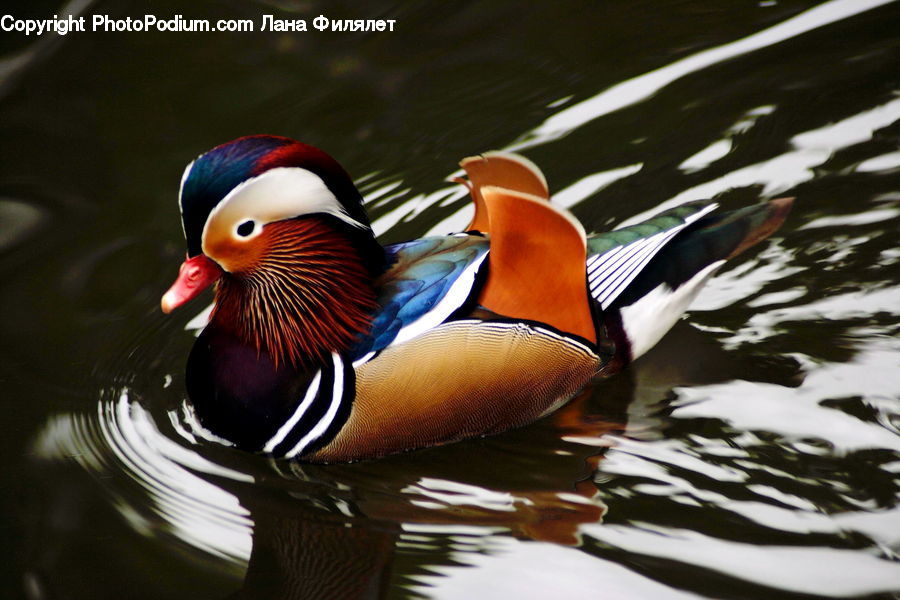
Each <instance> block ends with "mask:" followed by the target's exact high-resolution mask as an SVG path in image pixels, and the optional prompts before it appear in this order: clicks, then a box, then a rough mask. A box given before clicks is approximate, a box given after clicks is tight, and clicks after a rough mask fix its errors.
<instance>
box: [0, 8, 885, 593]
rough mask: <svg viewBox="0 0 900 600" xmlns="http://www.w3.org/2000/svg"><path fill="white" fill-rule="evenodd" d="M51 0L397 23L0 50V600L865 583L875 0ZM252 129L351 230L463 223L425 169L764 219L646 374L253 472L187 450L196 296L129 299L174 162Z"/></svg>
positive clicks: (877, 171) (881, 60)
mask: <svg viewBox="0 0 900 600" xmlns="http://www.w3.org/2000/svg"><path fill="white" fill-rule="evenodd" d="M148 7H149V8H148ZM68 8H69V9H70V10H77V11H81V12H82V14H87V15H90V14H93V13H97V14H110V15H112V16H114V17H120V18H121V17H124V16H128V15H132V16H137V15H142V14H144V13H145V12H151V13H153V14H155V15H157V16H159V17H171V16H172V15H175V14H183V15H184V16H185V17H186V18H199V17H207V18H221V17H228V18H252V19H254V20H255V22H256V24H257V28H258V26H259V24H260V23H261V20H262V15H263V14H275V15H278V16H281V17H289V18H308V19H311V18H313V17H315V16H316V15H319V14H323V13H324V14H326V15H328V16H332V17H336V18H389V19H396V21H397V25H396V31H395V32H393V33H380V34H379V33H365V34H364V33H340V34H339V33H334V34H328V33H320V32H315V31H313V32H310V33H306V34H275V33H269V32H266V33H259V32H257V33H246V34H224V33H222V34H218V33H217V34H190V33H183V34H171V33H168V34H162V33H159V34H156V33H154V34H147V33H143V34H140V33H107V34H101V33H84V34H70V35H68V36H66V37H59V36H44V37H41V38H37V39H36V38H34V37H29V38H26V37H24V36H22V35H19V34H15V33H3V34H0V36H2V37H0V50H2V58H0V136H2V138H0V139H2V144H0V152H2V159H0V223H2V226H0V281H2V283H0V285H2V293H0V314H2V315H3V318H2V336H0V353H2V354H0V384H2V390H3V393H2V396H3V404H4V411H3V414H4V417H3V426H2V433H3V435H2V442H0V443H2V449H3V454H2V456H3V460H2V472H3V479H2V481H3V494H2V496H0V514H2V515H3V518H2V536H3V539H4V543H3V544H2V545H0V547H2V549H3V555H2V561H0V565H2V567H0V572H2V573H3V575H4V579H3V582H2V587H0V589H2V590H3V596H4V597H11V598H16V597H27V598H73V599H82V598H83V599H93V598H154V599H158V598H225V597H230V596H231V595H233V594H234V595H235V597H248V598H255V597H275V598H300V597H310V598H326V597H336V598H353V597H386V598H465V599H469V598H536V599H540V598H550V597H554V598H556V597H570V598H681V597H708V598H729V599H731V598H811V597H838V598H863V597H864V598H886V597H897V594H900V564H898V552H900V507H898V492H900V484H898V473H900V460H898V450H900V436H898V424H900V417H898V415H900V341H898V329H900V328H898V315H900V286H898V283H897V281H898V271H900V247H898V246H900V245H898V226H900V150H898V149H900V95H898V94H900V4H898V3H892V2H887V1H884V2H875V1H867V0H832V1H830V2H824V3H821V2H812V1H801V0H785V1H782V0H779V1H770V2H751V1H735V0H718V1H706V2H700V1H697V2H684V1H675V0H669V1H667V2H648V1H616V2H612V1H607V2H572V3H555V2H547V3H544V4H542V5H539V6H531V5H530V4H529V3H524V2H521V1H509V2H490V3H487V2H485V3H479V4H471V5H470V4H467V3H444V2H429V3H410V4H408V5H390V4H380V5H378V6H377V7H374V6H363V5H362V4H361V3H353V2H338V3H335V2H328V3H325V2H321V3H317V2H291V1H290V0H286V1H275V0H272V1H270V2H263V1H259V2H255V3H248V2H239V1H237V0H235V1H232V2H221V3H213V2H194V3H190V5H189V7H188V5H185V4H184V3H176V2H164V1H163V2H153V3H152V4H149V5H144V4H141V3H138V2H116V3H113V2H96V3H89V2H79V1H76V2H73V3H71V4H70V5H68ZM5 11H9V12H12V13H14V14H16V16H19V17H47V16H50V15H52V14H53V13H54V12H60V13H62V12H65V9H64V8H63V7H61V6H59V5H57V4H54V3H51V2H33V3H23V5H22V6H20V7H18V8H16V7H13V6H10V5H9V3H7V4H6V5H4V12H5ZM249 133H277V134H282V135H287V136H291V137H295V138H298V139H301V140H304V141H306V142H309V143H312V144H315V145H318V146H321V147H323V148H325V149H326V150H328V151H329V152H331V153H332V154H334V155H335V156H336V157H337V158H338V159H339V160H340V161H341V162H342V163H343V164H344V165H345V166H346V167H347V169H348V170H349V171H350V172H351V173H353V174H354V176H355V177H357V179H358V181H359V182H360V185H361V187H362V189H363V190H364V192H365V193H366V195H367V197H368V198H369V207H370V211H371V214H372V215H373V217H374V219H375V223H376V228H377V229H378V232H379V233H380V234H381V235H382V237H383V239H384V240H386V241H398V240H401V239H406V238H410V237H417V236H421V235H423V234H425V233H427V232H431V231H433V232H446V231H450V230H452V229H454V228H458V227H459V226H461V225H464V224H465V222H466V216H465V214H463V212H462V211H464V210H465V209H464V207H465V206H466V204H467V203H466V200H464V199H462V197H461V196H462V194H461V192H459V191H458V190H455V189H454V188H452V187H448V185H447V184H445V183H442V180H443V179H444V178H445V177H446V176H448V175H450V174H451V173H452V172H453V171H454V169H455V164H456V161H457V160H458V159H460V158H461V157H463V156H467V155H471V154H473V153H477V152H480V151H484V150H487V149H491V148H518V149H520V151H522V152H523V153H524V154H525V155H527V156H528V157H529V158H531V159H533V160H534V161H536V162H537V163H538V164H540V165H541V166H542V167H543V168H544V170H545V172H546V174H547V176H548V179H549V181H550V185H551V188H552V189H553V190H555V191H556V192H557V201H558V202H560V203H562V204H564V205H566V206H569V207H570V208H571V210H572V211H573V212H574V213H575V214H576V215H577V216H578V217H579V218H580V219H581V220H582V221H583V222H584V223H585V225H586V228H587V229H588V230H591V229H594V230H602V229H606V228H609V227H612V226H616V225H619V224H621V223H623V222H625V221H626V220H627V219H629V218H630V217H632V216H634V215H637V214H649V213H650V212H652V211H655V210H657V209H659V207H661V206H668V205H672V204H677V203H679V202H682V201H686V200H689V199H694V198H699V197H711V196H717V197H718V198H719V199H720V201H721V203H722V204H723V205H724V207H725V208H731V207H737V206H741V205H744V204H746V203H750V202H753V201H756V200H757V199H759V198H766V197H775V196H779V195H793V196H796V197H797V198H798V200H797V204H796V208H795V210H794V213H793V214H792V216H791V218H790V219H789V221H788V222H787V224H786V225H785V227H784V228H783V229H782V230H781V231H780V232H779V233H778V234H776V236H775V237H774V238H772V239H771V240H770V241H769V242H767V243H764V244H762V245H761V246H759V247H757V248H754V249H753V250H752V251H751V252H748V253H747V254H745V255H743V256H742V257H741V258H740V259H739V260H737V261H735V262H734V263H733V264H731V265H730V266H729V267H728V268H727V270H725V271H724V272H723V273H722V274H721V276H720V277H718V278H717V279H716V280H714V281H713V282H712V283H711V285H710V286H709V288H708V289H707V290H706V291H705V293H704V294H703V295H702V296H701V297H700V298H699V299H698V301H697V303H696V305H695V306H694V310H693V311H692V312H691V313H690V314H689V316H688V317H687V318H686V319H685V320H684V321H683V322H681V323H679V324H678V325H677V326H676V327H675V328H674V330H673V331H672V332H671V333H670V334H669V336H668V337H667V338H666V339H665V340H664V341H663V342H662V343H661V344H660V346H659V347H658V348H657V349H656V350H654V351H653V352H652V353H650V354H649V355H647V356H646V357H645V358H644V359H642V360H641V361H640V362H639V363H637V364H635V365H634V366H633V368H632V369H631V370H630V371H629V372H628V373H625V374H622V375H620V376H617V377H616V378H614V379H612V380H611V381H608V382H606V383H605V384H603V385H602V386H600V387H598V388H597V389H594V390H589V391H587V392H586V393H585V394H583V395H582V396H581V397H580V398H578V399H577V400H576V401H574V402H573V403H572V404H570V405H569V406H567V407H566V408H565V409H563V410H562V411H560V412H559V413H557V414H556V415H554V416H552V417H550V418H547V419H545V420H544V421H542V422H539V423H536V424H534V425H532V426H530V427H527V428H524V429H521V430H518V431H514V432H510V433H508V434H505V435H501V436H497V437H493V438H489V439H484V440H477V441H472V442H467V443H461V444H456V445H453V446H449V447H445V448H439V449H432V450H428V451H422V452H415V453H410V454H407V455H403V456H399V457H394V458H390V459H386V460H382V461H377V462H366V463H360V464H354V465H338V466H327V467H321V466H317V467H309V466H300V465H289V464H283V463H279V464H273V463H270V462H268V461H266V460H264V459H261V458H259V457H255V456H248V455H242V454H239V453H235V452H231V451H228V450H227V449H223V448H218V447H215V446H214V445H211V444H209V443H206V442H203V441H202V440H197V439H194V438H193V436H192V434H191V433H190V430H189V428H188V427H187V426H186V424H185V422H184V419H183V416H182V401H183V398H184V390H183V384H182V368H183V363H184V360H185V357H186V356H187V352H188V349H189V348H190V345H191V343H192V339H193V336H192V333H191V332H189V331H185V325H186V324H187V323H188V321H189V320H190V319H191V317H192V316H193V315H195V314H196V313H197V312H199V311H200V309H201V308H202V303H198V304H197V305H195V306H194V307H192V308H191V309H188V310H187V311H185V312H184V313H183V314H176V315H174V316H173V317H171V318H164V317H163V315H162V314H160V312H159V309H158V300H159V296H160V294H161V293H162V292H163V291H164V290H165V288H166V287H167V285H168V284H169V283H170V282H171V280H172V279H173V277H174V275H175V272H176V268H177V266H178V264H179V262H180V260H181V257H182V256H183V241H182V239H181V230H180V227H179V223H178V214H177V210H176V205H175V194H176V190H177V186H178V181H179V178H180V176H181V171H182V169H183V167H184V165H185V164H186V163H187V162H188V161H190V160H191V159H192V158H193V157H194V156H195V155H197V154H198V153H200V152H201V151H204V150H206V149H208V148H209V147H211V146H213V145H215V144H217V143H221V142H223V141H226V140H228V139H230V138H232V137H236V136H238V135H243V134H249ZM192 311H193V314H189V313H191V312H192ZM239 590H243V591H242V592H240V594H239V592H238V591H239ZM328 590H331V591H328ZM335 590H337V591H335ZM241 594H242V595H241Z"/></svg>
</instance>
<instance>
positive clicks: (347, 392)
mask: <svg viewBox="0 0 900 600" xmlns="http://www.w3.org/2000/svg"><path fill="white" fill-rule="evenodd" d="M355 393H356V392H355V374H354V371H353V366H352V365H348V364H345V363H344V361H343V359H342V358H341V357H340V355H338V354H334V353H332V355H331V364H330V365H327V366H325V367H323V368H322V369H320V370H319V372H318V373H316V375H315V377H313V380H312V381H311V382H310V384H309V387H308V388H306V393H305V394H304V395H303V397H302V398H300V399H299V401H298V403H297V406H296V408H295V409H294V412H293V413H292V414H291V416H290V417H288V419H287V420H286V421H285V422H284V423H283V424H282V425H281V427H279V428H278V431H276V432H275V435H273V436H272V437H271V438H270V439H269V441H268V442H266V444H265V446H263V452H265V453H267V454H271V455H272V456H274V457H276V458H295V457H298V456H303V455H304V454H308V453H310V452H313V451H315V450H318V449H319V448H321V447H322V446H324V445H325V444H327V443H328V442H329V441H331V439H332V438H334V436H335V435H336V434H337V432H338V431H339V430H340V428H341V427H342V426H343V424H344V422H345V421H346V420H347V417H348V416H349V414H350V408H351V405H352V404H353V398H354V396H355Z"/></svg>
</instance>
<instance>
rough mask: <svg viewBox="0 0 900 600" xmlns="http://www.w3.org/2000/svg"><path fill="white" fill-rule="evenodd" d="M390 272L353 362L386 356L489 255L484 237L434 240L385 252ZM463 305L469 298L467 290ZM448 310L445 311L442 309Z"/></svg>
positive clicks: (422, 241) (430, 239)
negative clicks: (409, 328) (407, 330)
mask: <svg viewBox="0 0 900 600" xmlns="http://www.w3.org/2000/svg"><path fill="white" fill-rule="evenodd" d="M386 251H387V254H388V257H389V260H390V261H391V263H392V266H391V267H390V268H389V269H388V271H387V272H386V273H385V275H384V276H383V277H382V278H381V280H380V281H379V289H378V304H379V306H380V308H379V309H378V311H377V312H376V314H375V318H374V320H373V322H372V328H371V329H370V330H369V332H368V333H367V334H366V335H365V336H364V337H363V338H361V339H360V341H359V343H358V344H357V345H356V347H355V348H354V349H353V350H351V352H350V354H351V356H352V358H353V360H356V359H358V358H360V357H363V356H365V355H366V354H368V353H370V352H377V351H379V350H383V349H384V348H386V347H387V346H388V345H390V344H391V343H392V342H393V341H394V340H395V339H397V336H398V335H399V334H400V331H401V330H402V329H403V328H404V327H406V326H408V325H411V324H413V323H415V322H417V321H418V320H419V319H421V318H422V317H424V316H425V315H427V314H428V313H430V312H431V311H433V310H435V309H436V307H437V306H438V305H439V304H441V302H442V301H444V300H453V301H455V299H448V292H449V291H450V289H451V287H452V286H453V284H454V283H456V282H457V281H458V280H459V279H460V276H461V275H462V274H463V273H464V272H465V271H466V269H467V268H468V267H470V266H473V265H474V263H476V262H480V260H481V259H483V258H484V255H485V254H486V253H487V251H488V241H487V240H486V239H485V238H483V237H480V236H445V237H430V238H422V239H419V240H413V241H411V242H404V243H402V244H396V245H394V246H388V247H387V248H386ZM463 292H464V293H463V295H462V297H461V300H465V297H466V296H467V295H468V294H470V293H471V290H463ZM444 308H445V309H446V308H447V306H446V305H444Z"/></svg>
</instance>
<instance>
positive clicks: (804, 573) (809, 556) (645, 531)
mask: <svg viewBox="0 0 900 600" xmlns="http://www.w3.org/2000/svg"><path fill="white" fill-rule="evenodd" d="M585 533H587V534H588V535H590V536H592V537H594V538H595V539H597V540H599V541H601V542H604V543H607V544H611V545H613V546H615V547H617V548H622V549H624V550H627V551H630V552H638V553H640V554H643V555H647V556H656V557H660V558H668V559H671V560H675V561H678V562H682V563H688V564H692V565H696V566H698V567H702V568H704V569H711V570H714V571H719V572H722V573H727V574H728V575H730V576H734V577H738V578H741V579H744V580H746V581H751V582H754V583H757V584H760V585H764V586H770V585H773V584H777V586H778V588H779V589H783V590H789V591H794V592H799V593H805V594H816V595H819V596H827V597H832V598H836V597H845V596H856V595H863V594H875V593H879V592H890V591H895V590H896V589H897V588H898V586H900V563H896V562H890V561H886V560H882V559H880V558H877V557H875V556H872V555H870V554H865V553H863V552H860V551H857V550H839V549H835V548H826V547H792V546H761V545H751V544H744V543H740V542H733V541H727V540H721V539H717V538H713V537H710V536H706V535H703V534H701V533H697V532H696V531H689V530H685V529H670V528H665V527H650V526H647V527H646V528H638V527H625V526H619V525H606V526H603V527H596V526H592V525H588V526H586V527H585Z"/></svg>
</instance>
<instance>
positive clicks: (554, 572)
mask: <svg viewBox="0 0 900 600" xmlns="http://www.w3.org/2000/svg"><path fill="white" fill-rule="evenodd" d="M451 558H452V559H453V561H454V562H457V563H459V565H460V566H446V565H440V566H426V567H425V568H426V569H427V570H429V571H432V572H434V573H436V575H414V576H410V579H412V580H413V581H417V582H421V584H422V586H421V587H420V586H415V585H414V586H411V587H412V589H413V590H414V591H417V592H419V593H420V594H423V595H424V596H425V597H427V598H435V599H438V600H452V599H461V600H463V599H464V600H470V599H471V598H516V599H518V600H545V599H546V598H698V597H699V596H696V595H694V594H691V593H688V592H683V591H680V590H676V589H673V588H671V587H669V586H667V585H665V584H662V583H657V582H656V581H653V580H652V579H649V578H647V577H644V576H643V575H639V574H638V573H635V572H634V571H631V570H630V569H628V568H626V567H624V566H622V565H620V564H617V563H615V562H612V561H608V560H603V559H600V558H596V557H593V556H590V555H588V554H586V553H584V552H581V551H579V550H577V549H574V548H567V547H564V546H557V545H553V544H547V543H541V542H523V541H520V540H517V539H514V538H509V537H500V536H496V537H495V538H494V539H493V540H491V544H490V550H489V552H487V553H483V552H472V551H469V550H466V551H458V552H452V553H451ZM471 567H476V568H471Z"/></svg>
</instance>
